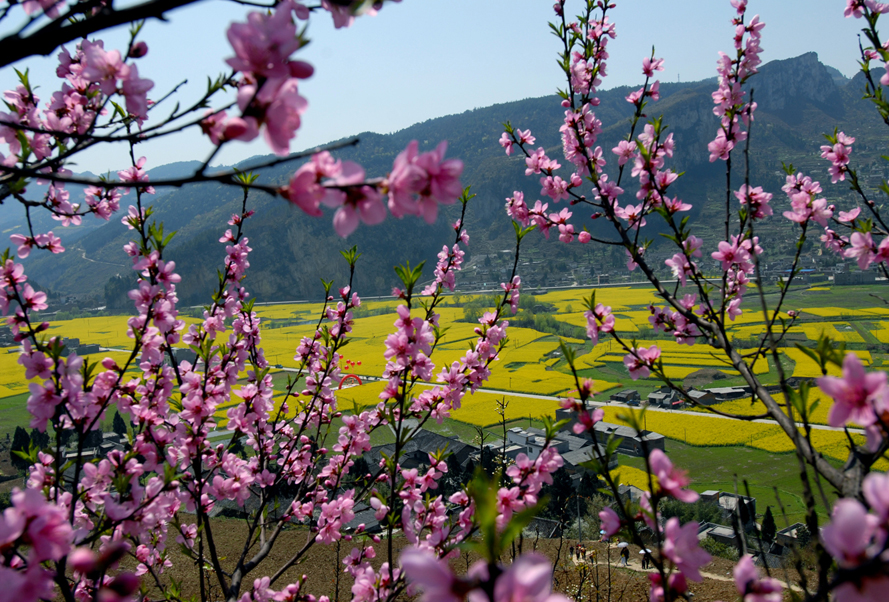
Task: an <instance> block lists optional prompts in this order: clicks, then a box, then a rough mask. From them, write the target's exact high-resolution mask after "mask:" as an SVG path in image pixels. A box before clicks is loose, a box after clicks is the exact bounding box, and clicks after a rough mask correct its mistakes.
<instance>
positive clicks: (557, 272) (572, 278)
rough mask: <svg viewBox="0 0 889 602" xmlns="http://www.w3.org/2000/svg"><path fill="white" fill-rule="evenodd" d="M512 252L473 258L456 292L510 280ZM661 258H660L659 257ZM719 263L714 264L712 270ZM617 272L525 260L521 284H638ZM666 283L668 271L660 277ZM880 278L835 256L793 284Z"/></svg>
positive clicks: (659, 261) (774, 274)
mask: <svg viewBox="0 0 889 602" xmlns="http://www.w3.org/2000/svg"><path fill="white" fill-rule="evenodd" d="M671 252H672V251H667V250H663V251H661V250H660V249H659V248H658V247H654V248H653V249H652V250H651V258H652V259H651V265H654V266H663V265H664V261H663V260H665V259H669V257H670V253H671ZM511 253H512V251H509V252H506V251H504V252H503V253H502V257H501V256H500V255H499V254H496V253H495V254H480V255H475V256H473V257H472V259H471V260H470V261H469V263H468V264H467V266H466V268H465V269H464V270H463V271H462V272H460V273H459V274H458V275H457V284H456V290H457V292H469V291H477V290H487V289H490V288H495V287H496V286H497V283H499V282H505V281H506V280H508V279H509V274H510V271H511V269H512V255H511ZM659 254H662V255H663V258H661V257H660V256H659ZM791 260H792V257H788V258H787V261H786V262H782V261H772V262H770V263H763V265H762V278H763V280H764V281H766V282H779V281H782V280H784V281H786V280H787V278H788V277H789V276H790V265H791V263H792V261H791ZM718 267H719V262H716V263H714V269H717V268H718ZM619 268H620V269H615V270H609V269H608V268H607V266H605V265H600V268H599V269H598V270H597V269H596V267H595V265H594V263H593V262H579V261H564V262H553V261H544V260H528V261H523V262H522V263H521V269H522V283H523V284H524V285H525V286H526V287H530V288H535V287H559V286H575V285H581V286H583V285H586V286H602V285H608V284H621V285H623V284H629V283H632V282H635V281H636V280H638V277H636V276H635V275H634V274H632V273H629V272H627V271H626V269H623V268H625V266H623V263H620V264H619ZM662 275H663V277H664V278H666V279H669V278H671V276H670V275H669V270H665V271H664V273H663V274H662ZM880 279H884V278H883V274H882V272H881V271H880V268H879V266H878V265H877V264H874V265H873V266H872V267H870V268H868V269H866V270H859V269H858V267H857V266H856V265H855V262H854V261H850V260H843V259H842V258H839V257H837V256H835V255H832V254H831V255H822V256H818V257H811V258H810V261H805V262H803V266H802V269H801V270H800V271H799V273H798V274H797V275H796V276H794V279H793V280H794V283H795V284H797V285H801V284H832V285H836V286H853V285H862V284H874V283H875V282H877V281H878V280H880Z"/></svg>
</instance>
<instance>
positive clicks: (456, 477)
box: [440, 454, 472, 496]
mask: <svg viewBox="0 0 889 602" xmlns="http://www.w3.org/2000/svg"><path fill="white" fill-rule="evenodd" d="M446 463H447V465H448V473H447V474H446V475H445V476H444V477H443V478H442V480H441V481H440V487H441V490H442V491H441V493H442V495H444V496H450V495H451V494H452V493H456V492H457V491H459V490H460V489H461V488H462V487H463V485H464V484H465V483H466V482H467V481H468V480H469V478H468V477H467V476H466V474H465V472H464V470H463V467H461V466H460V462H458V461H457V457H456V456H455V455H454V454H451V455H449V456H448V459H447V460H446ZM469 476H470V477H471V476H472V473H469Z"/></svg>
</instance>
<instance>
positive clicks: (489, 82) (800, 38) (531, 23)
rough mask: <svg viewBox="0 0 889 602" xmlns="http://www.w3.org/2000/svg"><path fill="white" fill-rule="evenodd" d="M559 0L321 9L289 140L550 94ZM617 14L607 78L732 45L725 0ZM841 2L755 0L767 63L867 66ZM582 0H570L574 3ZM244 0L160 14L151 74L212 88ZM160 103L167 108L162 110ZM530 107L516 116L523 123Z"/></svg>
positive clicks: (152, 34)
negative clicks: (338, 18) (301, 111)
mask: <svg viewBox="0 0 889 602" xmlns="http://www.w3.org/2000/svg"><path fill="white" fill-rule="evenodd" d="M552 4H553V2H552V0H404V1H403V2H401V3H399V4H395V3H390V2H387V3H386V5H385V6H384V8H383V10H382V11H381V12H380V14H379V15H378V16H376V17H363V18H361V19H359V20H358V21H357V22H356V23H355V25H354V26H353V27H352V28H350V29H341V30H334V29H333V27H332V24H331V20H330V18H329V17H328V16H327V15H325V14H319V15H316V16H313V19H312V22H311V25H310V29H309V36H310V37H311V38H312V43H311V44H310V45H309V46H308V47H307V48H305V49H302V50H301V51H300V52H298V53H297V55H296V56H297V57H298V58H301V59H303V60H306V61H308V62H310V63H312V64H313V65H314V66H315V75H314V76H313V77H312V78H311V79H310V80H307V81H306V82H305V83H304V84H303V85H302V86H301V92H302V94H303V95H304V96H305V97H306V98H307V99H308V101H309V109H308V111H307V112H306V113H305V115H304V120H303V126H302V128H301V129H300V131H299V134H298V137H297V139H296V140H295V141H294V142H293V143H292V145H291V148H292V149H293V150H294V151H296V150H302V149H304V148H311V147H314V146H316V145H319V144H323V143H325V142H328V141H330V140H335V139H337V138H342V137H345V136H349V135H351V134H357V133H360V132H364V131H374V132H380V133H388V132H393V131H397V130H400V129H403V128H405V127H408V126H410V125H412V124H414V123H418V122H421V121H425V120H426V119H429V118H432V117H438V116H442V115H448V114H453V113H461V112H463V111H466V110H470V109H473V108H477V107H484V106H488V105H492V104H495V103H500V102H508V101H512V100H519V99H522V98H529V97H536V96H544V95H547V94H551V93H553V92H554V91H555V90H556V88H558V87H559V86H563V85H564V84H563V82H561V81H560V78H559V71H558V69H557V67H556V65H555V60H556V53H557V52H558V50H559V44H558V40H557V39H556V38H555V37H554V36H553V35H552V34H551V33H550V32H549V29H548V27H547V21H548V20H551V19H552V17H553V13H552ZM617 4H618V7H617V9H615V10H614V11H612V20H613V21H614V22H615V23H616V25H617V32H618V36H617V39H616V40H614V41H612V43H611V46H610V54H611V58H610V60H609V65H608V73H609V77H608V78H607V79H606V80H605V84H604V86H603V87H604V88H611V87H614V86H621V85H639V84H641V81H642V75H641V71H640V65H641V61H642V58H643V57H645V56H647V55H648V54H649V53H650V50H651V46H652V44H653V45H654V46H655V47H656V53H657V56H659V57H663V58H664V59H666V65H665V66H666V71H665V72H664V73H662V74H661V79H662V80H665V81H676V80H677V78H681V79H682V81H693V80H699V79H704V78H707V77H711V76H713V75H715V65H716V58H717V52H718V51H719V50H724V51H729V50H730V49H731V44H732V33H733V29H732V27H731V25H730V20H731V18H732V16H733V14H734V10H733V9H732V7H731V5H730V4H729V2H728V0H724V1H723V0H624V1H620V0H618V2H617ZM844 4H845V3H844V2H843V1H842V0H780V1H779V0H751V1H750V4H749V14H750V15H751V16H752V15H753V14H757V13H758V14H760V15H761V18H762V19H763V20H764V21H765V22H766V28H765V30H764V32H763V48H764V49H765V51H764V53H763V59H764V62H768V61H770V60H774V59H784V58H789V57H793V56H798V55H800V54H803V53H805V52H809V51H816V52H818V54H819V57H820V59H821V61H822V62H823V63H825V64H828V65H831V66H833V67H836V68H837V69H839V70H840V71H842V72H843V73H844V74H846V75H847V76H851V75H853V74H854V72H855V70H856V69H857V64H856V57H857V38H856V32H857V31H859V30H860V28H861V25H862V22H861V21H859V20H853V19H844V18H843V6H844ZM579 5H580V2H573V3H572V2H571V1H570V0H569V3H568V6H569V8H572V7H577V6H579ZM246 12H247V11H246V9H245V8H244V7H243V6H239V5H236V4H233V3H227V2H222V1H218V0H212V1H210V0H208V1H204V2H200V3H198V4H196V5H194V6H191V7H188V8H185V9H182V10H178V11H174V12H171V13H169V15H168V17H169V19H170V22H169V23H161V22H159V21H149V22H148V23H147V25H146V27H145V29H144V36H143V39H145V40H146V41H147V42H148V44H149V54H148V56H147V57H145V58H144V59H141V62H140V65H139V71H140V75H141V76H142V77H148V78H151V79H153V80H154V81H155V83H156V87H155V88H154V90H152V92H151V93H150V95H149V97H153V98H157V97H160V96H161V95H162V94H164V93H166V92H167V91H168V90H169V89H171V88H172V87H173V86H174V85H175V84H176V83H178V82H179V81H181V80H183V79H188V84H187V86H185V87H184V88H183V89H182V90H181V91H180V92H179V94H178V96H177V100H178V101H179V102H181V103H182V104H183V105H185V104H186V103H188V102H189V101H192V100H194V99H195V98H196V97H198V96H199V95H200V94H201V93H202V92H203V91H204V90H205V82H206V78H207V76H208V75H210V76H215V75H217V74H219V73H222V72H223V71H225V70H226V68H227V66H226V65H225V64H224V62H223V60H224V59H225V58H227V57H229V56H231V55H232V52H231V49H230V46H229V45H228V42H227V40H226V37H225V30H226V28H227V27H228V24H229V23H230V22H231V21H232V20H242V19H243V18H244V15H245V14H246ZM99 37H101V38H103V39H105V47H106V48H112V47H114V48H121V49H122V48H123V47H124V44H125V43H126V38H125V36H124V35H122V34H121V32H116V33H105V34H102V35H101V36H99ZM54 63H55V60H54V59H52V60H50V59H35V60H33V61H30V62H29V63H27V64H26V65H20V66H19V68H20V69H21V68H22V67H23V66H28V67H30V68H31V71H32V77H31V79H32V82H36V83H38V84H40V85H41V90H40V91H39V92H38V95H40V96H42V98H43V99H44V100H46V99H48V98H49V96H50V95H51V93H52V91H54V90H56V89H58V86H59V80H58V79H57V78H56V77H55V76H54V73H53V71H54ZM12 75H13V74H12V71H11V69H10V70H4V71H0V85H2V86H3V89H7V88H9V87H11V86H12V85H14V79H13V77H12ZM162 113H163V112H162ZM520 118H521V116H519V115H517V116H515V119H514V121H516V122H519V121H520ZM209 149H210V145H209V142H208V141H207V139H206V137H201V136H200V135H197V134H193V135H179V136H178V137H176V138H175V139H168V141H167V142H163V143H158V144H152V145H148V144H146V145H143V146H142V147H141V148H140V149H139V151H138V152H139V154H145V155H147V156H148V159H149V165H153V166H156V165H161V164H164V163H170V162H173V161H181V160H187V159H203V158H204V157H205V156H206V154H207V153H208V152H209ZM123 152H125V149H124V148H116V149H104V150H103V151H102V152H97V153H94V154H93V155H91V156H89V157H82V158H80V159H79V165H78V168H77V169H83V170H91V171H94V172H101V171H105V170H107V169H109V168H111V169H117V168H120V167H122V166H123V164H124V161H125V158H124V156H123V155H121V153H123ZM268 152H269V151H268V148H267V146H266V145H265V143H264V142H263V141H262V140H261V139H260V140H258V141H256V142H254V143H251V144H244V143H234V144H231V145H229V146H228V147H227V148H226V149H225V150H224V152H223V153H222V154H221V155H220V156H219V157H218V159H217V160H216V161H215V163H220V162H221V163H226V164H231V163H234V162H236V161H239V160H241V159H244V158H247V157H250V156H252V155H256V154H267V153H268Z"/></svg>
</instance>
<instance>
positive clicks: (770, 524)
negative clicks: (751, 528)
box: [760, 506, 778, 543]
mask: <svg viewBox="0 0 889 602" xmlns="http://www.w3.org/2000/svg"><path fill="white" fill-rule="evenodd" d="M777 533H778V526H777V525H776V524H775V517H774V516H772V507H771V506H766V515H765V516H764V517H763V519H762V530H761V531H760V535H761V536H762V538H763V539H764V540H765V541H768V542H769V543H771V542H773V541H775V535H776V534H777Z"/></svg>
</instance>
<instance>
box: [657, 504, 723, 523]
mask: <svg viewBox="0 0 889 602" xmlns="http://www.w3.org/2000/svg"><path fill="white" fill-rule="evenodd" d="M659 511H660V513H661V516H663V517H664V518H671V517H673V516H675V517H676V518H678V519H679V522H681V523H683V524H684V523H687V522H689V521H693V520H694V521H698V522H699V523H701V524H703V523H714V524H717V525H719V524H724V523H725V521H724V519H723V517H722V511H721V510H720V509H719V506H717V505H716V504H710V503H707V502H702V501H700V500H698V501H697V502H695V503H693V504H686V503H685V502H680V501H679V500H664V501H663V502H661V504H660V506H659Z"/></svg>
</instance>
